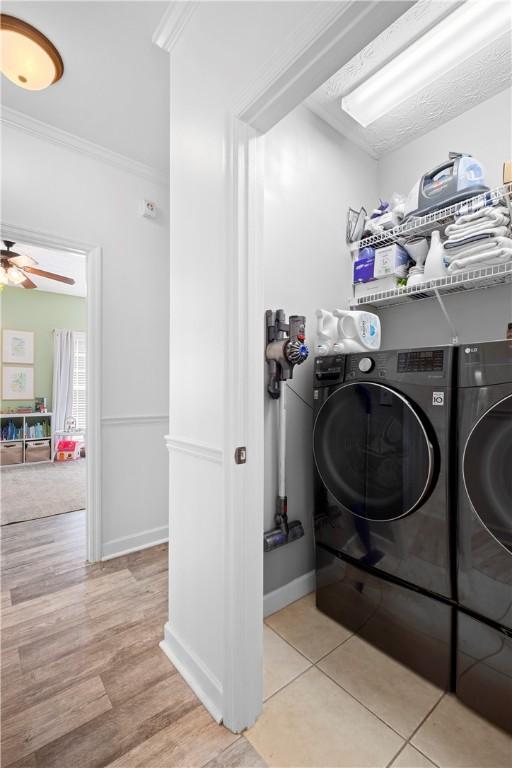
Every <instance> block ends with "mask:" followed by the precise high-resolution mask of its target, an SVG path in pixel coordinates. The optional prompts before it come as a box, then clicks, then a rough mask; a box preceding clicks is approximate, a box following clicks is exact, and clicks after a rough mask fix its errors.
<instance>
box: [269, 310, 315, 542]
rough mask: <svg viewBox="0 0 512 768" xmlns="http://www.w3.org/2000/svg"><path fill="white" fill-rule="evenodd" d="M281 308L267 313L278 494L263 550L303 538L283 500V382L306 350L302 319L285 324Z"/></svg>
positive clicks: (284, 427) (284, 429) (284, 392)
mask: <svg viewBox="0 0 512 768" xmlns="http://www.w3.org/2000/svg"><path fill="white" fill-rule="evenodd" d="M285 319H286V318H285V314H284V312H283V310H282V309H278V310H277V311H276V312H273V311H272V310H271V309H269V310H267V313H266V323H267V347H266V353H265V356H266V360H267V363H268V368H269V379H268V386H267V391H268V393H269V395H270V397H271V398H272V399H273V400H279V437H278V461H279V465H278V495H277V504H276V514H275V522H276V527H275V528H273V529H272V530H270V531H265V533H264V534H263V550H264V551H265V552H271V551H272V550H274V549H278V548H279V547H282V546H283V545H284V544H289V543H290V542H291V541H295V540H296V539H300V538H301V537H302V536H304V528H303V527H302V523H301V522H300V520H292V522H288V499H287V497H286V382H287V380H288V379H291V378H292V376H293V369H294V367H295V366H296V365H301V364H302V363H303V362H304V360H306V358H307V356H308V354H309V350H308V348H307V347H306V345H305V343H304V341H305V317H304V316H303V315H292V316H291V317H290V321H289V323H286V322H285Z"/></svg>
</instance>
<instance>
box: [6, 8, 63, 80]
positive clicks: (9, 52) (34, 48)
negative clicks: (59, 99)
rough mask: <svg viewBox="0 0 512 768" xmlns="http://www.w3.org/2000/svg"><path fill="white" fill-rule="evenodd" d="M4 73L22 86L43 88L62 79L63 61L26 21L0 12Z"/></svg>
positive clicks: (47, 41) (45, 38)
mask: <svg viewBox="0 0 512 768" xmlns="http://www.w3.org/2000/svg"><path fill="white" fill-rule="evenodd" d="M0 28H1V33H2V36H1V57H2V58H1V61H2V66H1V69H2V73H3V74H4V75H5V76H6V77H7V78H8V79H9V80H11V81H12V82H13V83H16V85H19V86H20V88H26V89H27V90H28V91H42V90H43V89H44V88H48V86H49V85H51V84H52V83H56V82H57V80H60V78H61V77H62V74H63V72H64V64H63V62H62V59H61V56H60V53H59V52H58V50H57V49H56V47H55V46H54V45H53V43H52V42H50V40H48V38H47V37H45V36H44V35H43V34H42V32H39V30H38V29H36V28H35V27H32V26H31V25H30V24H27V22H26V21H22V20H21V19H16V18H15V17H14V16H8V15H7V14H5V13H2V14H1V15H0Z"/></svg>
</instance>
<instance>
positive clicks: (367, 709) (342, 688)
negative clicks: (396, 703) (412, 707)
mask: <svg viewBox="0 0 512 768" xmlns="http://www.w3.org/2000/svg"><path fill="white" fill-rule="evenodd" d="M315 666H316V665H315ZM316 668H317V669H318V671H319V672H321V673H322V674H323V675H325V677H326V678H327V679H328V680H331V681H332V682H333V683H335V684H336V685H337V686H338V688H341V690H342V691H345V693H347V694H348V695H349V696H350V697H351V698H352V699H354V701H357V703H358V704H360V705H361V706H362V707H364V709H366V711H367V712H369V713H370V714H371V715H373V716H374V717H376V718H377V720H380V722H381V723H383V724H384V725H385V726H387V727H388V728H389V729H390V731H393V733H396V735H397V736H399V737H400V738H401V739H402V740H403V742H404V743H403V745H402V747H404V746H405V745H406V744H407V737H406V736H404V735H403V734H402V733H399V732H398V731H397V730H396V728H393V726H392V725H390V724H389V723H387V722H386V721H385V720H383V719H382V717H380V715H377V714H376V713H375V712H374V711H373V710H372V709H370V707H368V706H367V705H366V704H365V703H364V702H362V701H360V699H358V698H357V696H354V694H353V693H351V692H350V691H348V690H347V689H346V688H344V687H343V686H342V685H341V683H339V682H338V681H337V680H335V679H334V678H333V677H331V676H330V674H329V673H328V672H326V671H325V670H324V669H320V667H316Z"/></svg>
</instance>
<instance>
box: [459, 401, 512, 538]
mask: <svg viewBox="0 0 512 768" xmlns="http://www.w3.org/2000/svg"><path fill="white" fill-rule="evenodd" d="M462 471H463V476H464V484H465V486H466V491H467V494H468V496H469V500H470V502H471V504H472V506H473V509H474V510H475V513H476V514H477V516H478V517H479V519H480V522H481V523H482V525H483V526H484V527H485V528H486V529H487V530H488V531H489V533H490V534H491V535H492V536H493V537H494V538H495V539H496V541H498V543H499V544H501V546H502V547H505V549H507V550H508V551H509V552H512V395H508V396H507V397H505V398H504V399H503V400H501V401H500V402H499V403H496V404H495V405H493V406H492V408H489V410H488V411H486V413H484V415H483V416H482V417H481V418H480V419H479V421H477V423H476V424H475V426H474V427H473V429H472V431H471V433H470V435H469V437H468V439H467V441H466V445H465V447H464V454H463V459H462Z"/></svg>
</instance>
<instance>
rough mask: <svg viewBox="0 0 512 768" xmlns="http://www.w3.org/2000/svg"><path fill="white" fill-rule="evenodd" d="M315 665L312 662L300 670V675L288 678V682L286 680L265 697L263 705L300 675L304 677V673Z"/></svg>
mask: <svg viewBox="0 0 512 768" xmlns="http://www.w3.org/2000/svg"><path fill="white" fill-rule="evenodd" d="M314 666H315V665H314V664H311V663H310V665H309V667H306V669H303V670H302V671H301V672H299V674H298V675H295V677H292V678H290V680H288V682H286V683H285V684H284V685H282V686H281V687H280V688H278V689H277V690H276V691H274V692H273V693H271V694H270V696H267V698H266V699H263V705H265V704H266V703H267V701H270V699H273V698H274V696H276V694H278V693H279V692H280V691H282V690H284V689H285V688H287V687H288V686H289V685H290V684H291V683H294V682H295V680H298V679H299V677H302V675H304V674H305V673H306V672H309V670H310V669H312V668H313V667H314Z"/></svg>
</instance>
